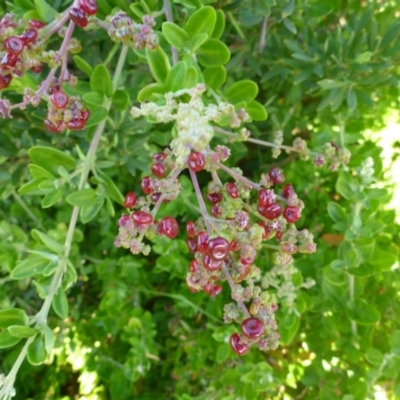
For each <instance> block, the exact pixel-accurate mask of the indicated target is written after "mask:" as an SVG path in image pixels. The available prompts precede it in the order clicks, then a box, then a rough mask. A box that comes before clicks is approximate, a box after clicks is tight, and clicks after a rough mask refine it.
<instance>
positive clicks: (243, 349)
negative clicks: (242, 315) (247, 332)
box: [229, 333, 249, 356]
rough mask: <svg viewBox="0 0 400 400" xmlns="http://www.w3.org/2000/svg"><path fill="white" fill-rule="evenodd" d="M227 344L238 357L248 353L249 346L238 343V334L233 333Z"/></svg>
mask: <svg viewBox="0 0 400 400" xmlns="http://www.w3.org/2000/svg"><path fill="white" fill-rule="evenodd" d="M229 344H230V345H231V349H232V350H233V351H234V352H235V353H236V354H238V355H239V356H244V355H245V354H246V353H247V352H248V351H249V346H247V344H244V343H241V342H240V335H239V334H238V333H234V334H233V335H232V336H231V338H230V339H229Z"/></svg>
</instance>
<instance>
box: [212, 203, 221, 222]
mask: <svg viewBox="0 0 400 400" xmlns="http://www.w3.org/2000/svg"><path fill="white" fill-rule="evenodd" d="M211 214H212V216H213V217H214V218H219V217H220V216H221V212H220V210H219V207H218V204H217V203H214V204H213V205H212V206H211Z"/></svg>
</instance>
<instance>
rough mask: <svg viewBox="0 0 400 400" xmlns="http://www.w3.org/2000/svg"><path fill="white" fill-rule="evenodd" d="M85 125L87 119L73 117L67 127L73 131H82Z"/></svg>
mask: <svg viewBox="0 0 400 400" xmlns="http://www.w3.org/2000/svg"><path fill="white" fill-rule="evenodd" d="M84 127H85V120H83V119H82V118H73V119H71V121H69V122H68V123H67V128H68V129H70V130H71V131H80V130H82V129H83V128H84Z"/></svg>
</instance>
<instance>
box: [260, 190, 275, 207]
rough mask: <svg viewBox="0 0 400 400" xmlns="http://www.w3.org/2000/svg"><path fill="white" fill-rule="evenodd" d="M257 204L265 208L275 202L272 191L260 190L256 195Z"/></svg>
mask: <svg viewBox="0 0 400 400" xmlns="http://www.w3.org/2000/svg"><path fill="white" fill-rule="evenodd" d="M257 201H258V204H259V205H260V206H261V207H266V206H269V205H270V204H272V203H273V202H274V201H275V195H274V192H273V191H272V190H265V189H260V190H259V192H258V195H257Z"/></svg>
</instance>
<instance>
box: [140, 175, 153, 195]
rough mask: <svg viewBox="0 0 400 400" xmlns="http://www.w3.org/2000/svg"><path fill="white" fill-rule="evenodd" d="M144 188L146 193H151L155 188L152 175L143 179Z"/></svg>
mask: <svg viewBox="0 0 400 400" xmlns="http://www.w3.org/2000/svg"><path fill="white" fill-rule="evenodd" d="M141 186H142V190H143V192H144V193H145V194H151V193H152V192H153V190H154V182H153V179H151V178H150V176H145V177H144V178H143V179H142V184H141Z"/></svg>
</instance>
